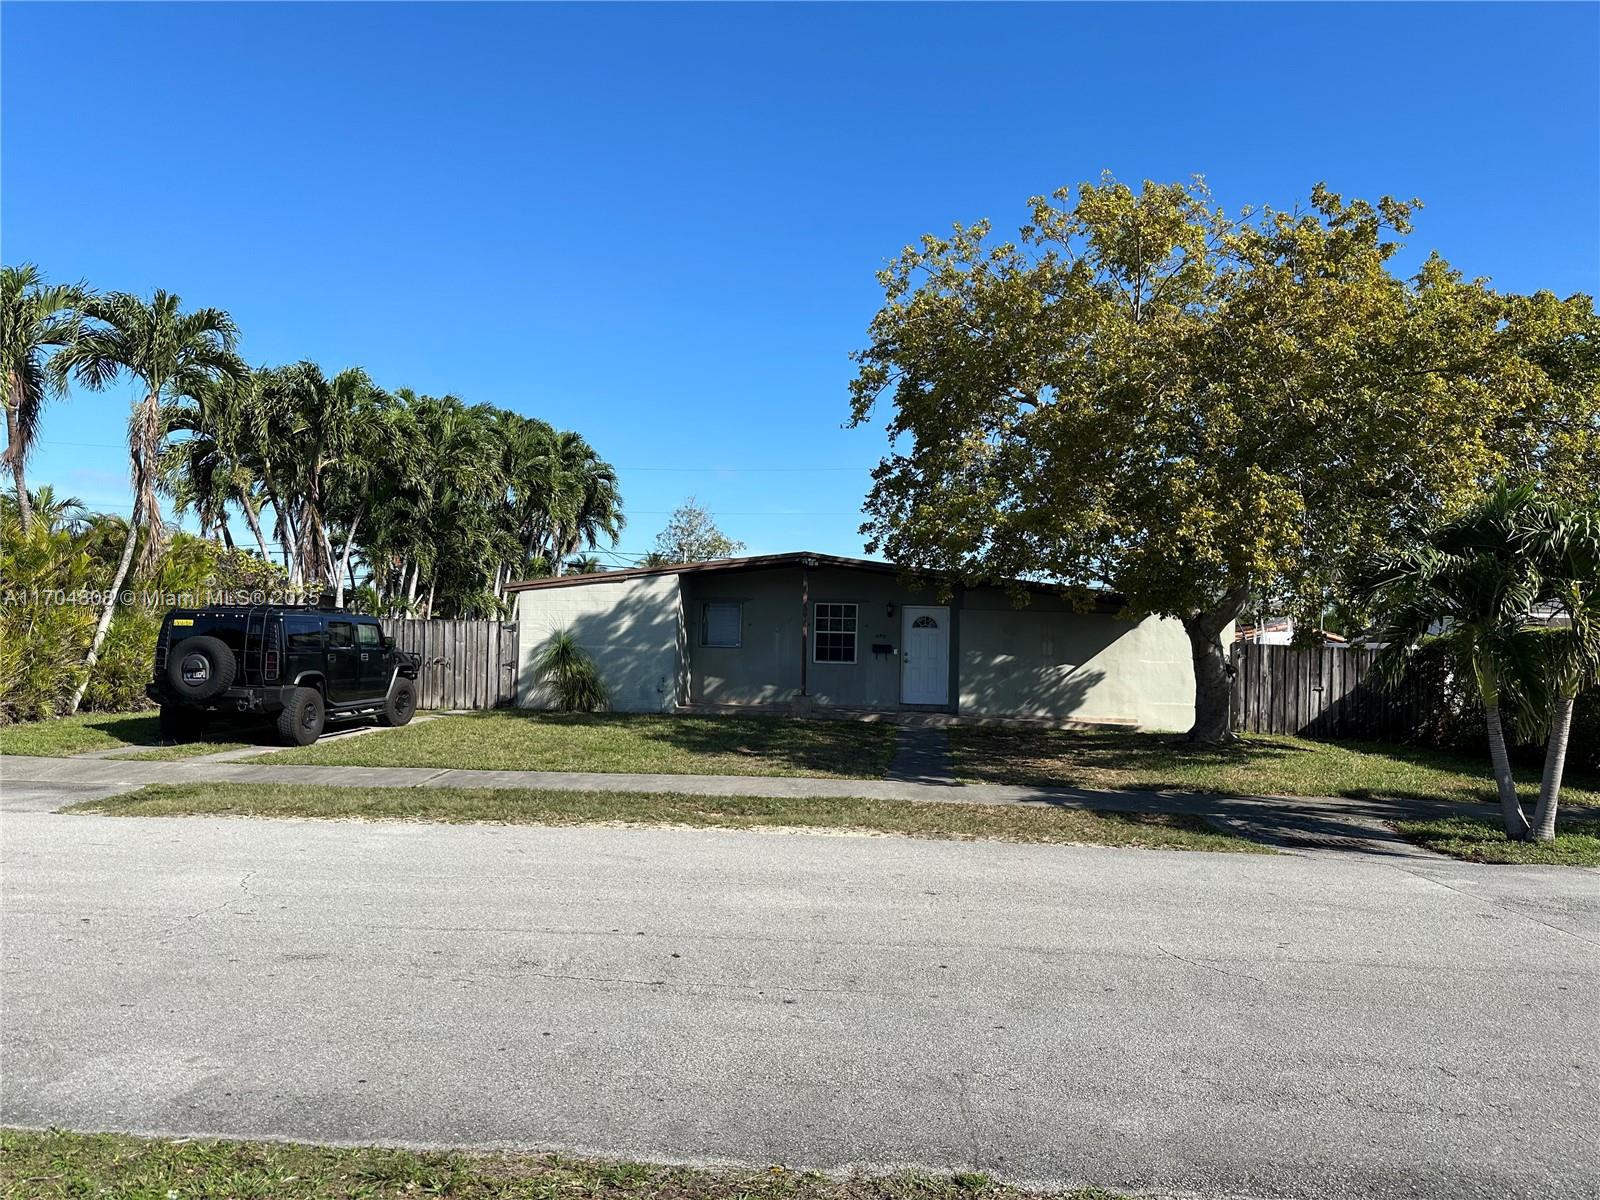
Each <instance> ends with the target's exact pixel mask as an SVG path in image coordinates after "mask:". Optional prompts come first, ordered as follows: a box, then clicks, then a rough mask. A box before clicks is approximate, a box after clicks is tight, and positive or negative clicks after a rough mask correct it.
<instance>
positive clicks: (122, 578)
mask: <svg viewBox="0 0 1600 1200" xmlns="http://www.w3.org/2000/svg"><path fill="white" fill-rule="evenodd" d="M135 515H136V516H137V515H138V514H137V510H135ZM138 543H139V526H138V523H137V522H135V521H132V520H130V521H129V522H128V537H127V540H126V541H124V542H123V543H122V560H121V561H120V562H118V563H117V573H116V576H115V577H114V578H113V579H112V581H111V590H110V591H109V592H107V593H106V599H105V603H104V604H102V605H101V606H100V620H99V622H98V623H97V624H96V625H95V627H94V640H93V641H91V642H90V643H89V653H88V654H87V655H86V656H85V657H84V660H83V678H81V679H80V680H78V686H77V688H76V689H74V691H73V693H72V704H71V706H70V707H69V708H68V709H67V716H69V717H70V716H71V715H72V714H73V713H75V712H77V711H78V705H80V704H82V703H83V694H84V693H85V692H86V691H88V690H89V677H90V676H91V675H93V674H94V665H95V663H97V662H99V661H100V647H101V646H103V645H105V642H106V631H107V630H108V629H110V628H111V618H112V616H113V615H115V613H116V611H117V596H118V594H119V593H120V592H121V591H122V585H123V584H124V583H126V582H127V581H128V570H129V568H130V567H132V566H133V548H134V547H135V546H136V545H138Z"/></svg>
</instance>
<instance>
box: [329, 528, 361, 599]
mask: <svg viewBox="0 0 1600 1200" xmlns="http://www.w3.org/2000/svg"><path fill="white" fill-rule="evenodd" d="M359 528H361V511H360V510H357V512H356V515H355V518H354V519H353V520H352V521H351V522H350V528H349V529H348V530H347V531H346V532H345V535H344V552H343V553H342V554H340V555H339V569H338V570H337V571H335V572H334V578H335V579H336V580H338V583H337V584H336V585H335V590H334V594H333V604H334V607H335V608H343V607H344V581H345V575H346V574H347V573H348V574H349V576H350V581H351V582H350V586H351V587H354V586H355V573H354V572H353V571H351V570H350V550H351V548H352V547H353V546H354V545H355V544H356V530H357V529H359Z"/></svg>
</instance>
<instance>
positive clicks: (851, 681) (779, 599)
mask: <svg viewBox="0 0 1600 1200" xmlns="http://www.w3.org/2000/svg"><path fill="white" fill-rule="evenodd" d="M1023 587H1024V588H1025V590H1026V593H1027V599H1028V602H1027V603H1026V604H1023V605H1021V606H1018V605H1017V604H1015V603H1013V600H1012V598H1011V595H1010V594H1008V592H1007V590H1006V589H1005V588H1003V587H965V588H962V587H956V588H955V589H953V594H952V595H950V596H948V597H945V598H941V597H940V596H939V595H938V594H937V592H935V591H933V590H918V589H916V588H913V587H907V586H906V585H905V584H904V583H902V582H901V579H900V577H899V575H898V573H897V570H896V568H895V567H894V566H893V565H892V564H890V563H884V562H876V561H872V560H869V559H859V558H841V557H837V556H834V555H828V554H812V553H804V552H800V553H793V554H766V555H757V556H753V557H748V558H727V559H719V560H716V561H712V562H700V563H689V564H685V565H678V566H665V567H639V568H634V569H629V570H621V571H610V572H604V573H600V574H593V575H564V576H559V577H556V578H551V579H533V580H528V581H526V582H523V583H514V584H512V585H511V589H510V590H511V591H512V592H514V593H516V595H517V601H516V606H517V607H516V615H517V621H518V623H519V645H520V652H519V653H520V656H521V678H520V680H519V687H518V694H519V695H520V696H522V697H523V701H522V702H523V703H524V704H526V705H529V706H534V707H538V706H540V705H542V704H543V703H546V702H547V700H546V699H545V697H544V696H543V695H542V693H541V690H540V688H539V687H538V686H537V683H536V680H535V674H534V665H533V664H534V661H535V659H536V658H537V656H538V654H539V651H540V650H541V648H542V647H543V646H544V645H545V644H546V643H547V642H548V640H549V638H550V636H551V635H552V634H553V633H555V632H557V631H559V630H566V631H568V632H569V633H571V634H572V636H573V637H574V638H575V639H576V640H577V642H578V644H579V645H581V646H582V647H583V648H584V649H585V650H586V651H587V652H588V653H589V655H590V656H591V657H592V658H593V659H594V661H595V663H596V665H597V666H598V668H599V670H600V674H601V676H602V678H603V679H604V680H605V682H606V684H607V686H608V687H609V688H610V691H611V706H612V708H613V710H615V711H619V712H676V711H683V710H685V709H688V710H693V709H720V708H725V707H743V708H750V709H766V710H775V711H787V712H812V711H822V710H827V709H830V708H832V709H850V710H873V711H882V712H899V711H926V712H942V713H953V714H957V715H960V716H981V717H1031V718H1044V719H1047V720H1055V721H1063V722H1066V721H1085V722H1108V723H1118V724H1127V725H1137V726H1139V727H1141V728H1146V729H1165V730H1182V729H1187V728H1188V727H1189V725H1190V724H1191V722H1192V721H1193V718H1194V668H1193V665H1192V659H1191V657H1190V650H1189V641H1188V638H1187V636H1186V635H1185V633H1184V630H1183V627H1182V625H1180V624H1179V623H1178V622H1176V621H1171V620H1166V619H1161V618H1146V619H1144V620H1141V621H1132V620H1128V619H1125V618H1122V617H1120V616H1119V615H1118V613H1119V610H1120V608H1121V605H1120V602H1118V601H1117V600H1116V599H1115V598H1113V597H1109V596H1105V597H1101V598H1100V599H1098V600H1097V601H1096V604H1095V607H1094V609H1093V610H1092V611H1088V612H1084V611H1079V610H1077V609H1075V608H1074V607H1073V606H1072V605H1071V604H1069V603H1068V602H1067V601H1066V600H1065V599H1064V598H1063V597H1062V595H1061V594H1060V591H1059V590H1058V589H1056V588H1052V587H1048V586H1045V585H1040V584H1026V585H1023ZM1229 636H1230V637H1231V631H1230V632H1229Z"/></svg>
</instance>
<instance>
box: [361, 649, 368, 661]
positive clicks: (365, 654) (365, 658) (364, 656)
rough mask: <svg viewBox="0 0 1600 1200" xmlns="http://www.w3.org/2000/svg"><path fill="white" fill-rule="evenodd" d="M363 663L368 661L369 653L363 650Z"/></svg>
mask: <svg viewBox="0 0 1600 1200" xmlns="http://www.w3.org/2000/svg"><path fill="white" fill-rule="evenodd" d="M361 661H362V662H366V661H367V652H366V651H365V650H363V651H362V652H361Z"/></svg>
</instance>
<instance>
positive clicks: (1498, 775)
mask: <svg viewBox="0 0 1600 1200" xmlns="http://www.w3.org/2000/svg"><path fill="white" fill-rule="evenodd" d="M1483 712H1484V721H1485V723H1486V724H1487V725H1488V726H1489V761H1490V762H1491V763H1493V764H1494V782H1495V787H1496V788H1498V789H1499V792H1500V815H1501V818H1502V819H1503V820H1504V821H1505V826H1506V836H1507V837H1508V838H1510V839H1511V840H1512V841H1514V842H1520V841H1522V840H1524V839H1525V838H1526V837H1527V836H1528V818H1527V817H1526V816H1524V815H1523V812H1522V805H1521V804H1520V803H1519V802H1518V800H1517V783H1516V780H1515V779H1514V778H1513V777H1512V775H1511V756H1510V755H1509V754H1507V753H1506V731H1505V726H1504V725H1503V724H1502V723H1501V720H1500V708H1499V706H1498V705H1494V704H1486V705H1484V709H1483Z"/></svg>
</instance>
